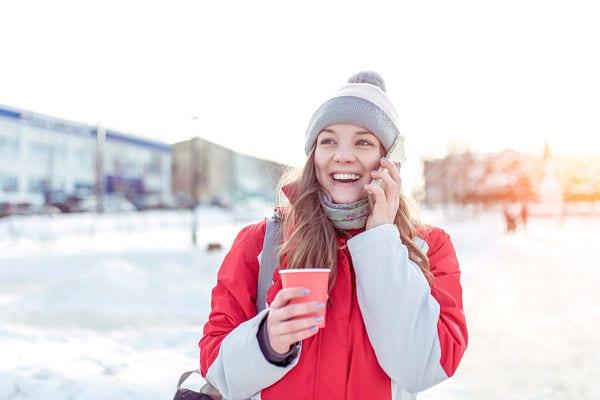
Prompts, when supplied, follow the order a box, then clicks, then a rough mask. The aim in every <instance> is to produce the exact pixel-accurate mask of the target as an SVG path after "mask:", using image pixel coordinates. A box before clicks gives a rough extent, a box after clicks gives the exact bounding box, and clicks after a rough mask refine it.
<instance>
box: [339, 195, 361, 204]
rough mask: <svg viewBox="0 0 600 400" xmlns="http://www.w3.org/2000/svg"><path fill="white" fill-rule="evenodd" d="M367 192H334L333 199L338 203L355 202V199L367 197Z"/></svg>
mask: <svg viewBox="0 0 600 400" xmlns="http://www.w3.org/2000/svg"><path fill="white" fill-rule="evenodd" d="M366 197H367V196H366V195H365V194H356V193H333V194H332V196H331V200H332V201H333V202H334V203H336V204H346V203H354V202H355V201H358V200H362V199H364V198H366Z"/></svg>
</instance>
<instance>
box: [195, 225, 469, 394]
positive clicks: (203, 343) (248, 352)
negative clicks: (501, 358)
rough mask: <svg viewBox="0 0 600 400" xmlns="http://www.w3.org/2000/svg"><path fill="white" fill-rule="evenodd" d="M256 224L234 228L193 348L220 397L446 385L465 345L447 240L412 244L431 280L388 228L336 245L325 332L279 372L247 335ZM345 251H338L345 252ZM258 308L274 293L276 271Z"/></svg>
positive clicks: (252, 314)
mask: <svg viewBox="0 0 600 400" xmlns="http://www.w3.org/2000/svg"><path fill="white" fill-rule="evenodd" d="M264 233H265V222H264V221H263V222H260V223H258V224H255V225H250V226H248V227H246V228H244V229H243V230H242V231H241V232H240V233H239V234H238V236H237V238H236V240H235V242H234V244H233V246H232V248H231V250H230V251H229V253H228V254H227V256H226V257H225V259H224V261H223V264H222V266H221V268H220V270H219V273H218V277H217V285H216V287H215V288H214V289H213V292H212V311H211V313H210V316H209V320H208V322H207V323H206V325H205V327H204V336H203V337H202V339H201V340H200V343H199V345H200V350H201V352H200V365H201V371H202V374H203V375H204V376H205V377H206V379H207V380H208V381H209V382H211V383H212V384H213V385H214V386H216V387H217V388H218V389H219V390H220V391H221V393H222V394H223V395H224V398H225V399H249V398H253V399H263V400H269V399H277V400H281V399H286V400H296V399H298V400H300V399H307V400H308V399H323V400H335V399H347V400H358V399H361V400H363V399H378V400H379V399H414V398H416V395H415V393H416V392H419V391H422V390H424V389H426V388H428V387H431V386H432V385H435V384H436V383H438V382H440V381H442V380H444V379H447V378H448V377H449V376H451V375H452V374H453V373H454V371H455V370H456V368H457V366H458V363H459V361H460V359H461V358H462V355H463V353H464V351H465V348H466V346H467V328H466V323H465V316H464V313H463V307H462V289H461V286H460V270H459V267H458V261H457V259H456V254H455V252H454V248H453V246H452V243H451V241H450V238H449V236H448V235H447V234H446V233H445V232H444V231H443V230H441V229H439V228H430V229H429V230H427V231H426V232H423V234H422V235H421V238H420V239H417V241H418V242H419V244H420V245H421V246H422V249H423V250H426V253H427V256H428V257H429V263H430V268H431V272H432V273H433V275H434V277H435V279H434V282H433V285H432V287H430V286H429V284H428V283H427V281H426V279H425V277H424V276H423V274H422V272H421V270H420V269H419V267H418V266H417V265H416V264H414V263H413V262H412V261H410V260H409V258H408V251H407V248H406V247H405V246H404V245H403V244H402V242H401V240H400V237H399V233H398V230H397V227H396V226H394V225H391V224H388V225H381V226H378V227H375V228H373V229H370V230H368V231H364V232H361V233H359V234H357V235H355V236H354V237H352V238H351V239H349V240H347V241H346V240H345V239H343V238H339V239H338V241H339V248H340V249H341V250H340V251H339V253H338V272H337V278H336V282H335V286H334V287H333V289H332V291H331V293H330V298H331V305H330V306H329V307H328V309H327V325H326V327H325V328H324V329H320V330H319V332H318V333H317V334H316V335H315V336H312V337H311V338H309V339H306V340H304V341H303V342H302V344H301V349H300V353H299V355H298V357H297V358H296V359H295V360H294V361H293V362H292V363H291V364H290V365H288V366H286V367H281V366H277V365H274V364H271V363H270V362H269V361H267V360H266V359H265V357H264V355H263V354H262V352H261V350H260V348H259V345H258V340H257V337H256V334H257V330H258V326H259V324H260V322H261V321H262V320H263V319H264V318H265V316H266V313H267V312H268V309H266V310H263V311H262V312H260V313H259V314H258V315H257V314H256V306H255V298H256V285H257V279H258V269H259V257H260V254H261V250H262V245H263V238H264ZM346 244H347V246H346ZM273 279H274V285H273V287H272V288H271V289H270V290H269V294H268V301H270V300H272V299H273V298H274V296H275V294H276V292H277V291H278V290H279V289H280V288H281V284H280V281H279V274H278V272H277V271H276V272H275V274H274V276H273Z"/></svg>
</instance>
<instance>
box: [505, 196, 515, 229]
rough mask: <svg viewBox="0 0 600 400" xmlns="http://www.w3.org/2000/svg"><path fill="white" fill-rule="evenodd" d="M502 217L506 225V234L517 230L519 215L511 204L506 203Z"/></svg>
mask: <svg viewBox="0 0 600 400" xmlns="http://www.w3.org/2000/svg"><path fill="white" fill-rule="evenodd" d="M502 215H503V216H504V222H505V223H506V232H509V233H510V232H514V231H515V230H516V229H517V215H516V213H515V210H514V208H513V205H512V204H511V203H504V205H503V206H502Z"/></svg>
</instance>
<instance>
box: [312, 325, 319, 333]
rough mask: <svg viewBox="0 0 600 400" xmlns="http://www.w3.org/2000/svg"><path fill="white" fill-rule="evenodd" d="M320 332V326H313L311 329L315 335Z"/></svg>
mask: <svg viewBox="0 0 600 400" xmlns="http://www.w3.org/2000/svg"><path fill="white" fill-rule="evenodd" d="M318 330H319V327H318V326H313V327H311V328H310V331H311V332H313V333H314V332H316V331H318Z"/></svg>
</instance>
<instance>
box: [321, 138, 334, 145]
mask: <svg viewBox="0 0 600 400" xmlns="http://www.w3.org/2000/svg"><path fill="white" fill-rule="evenodd" d="M319 143H320V144H333V139H331V138H323V139H321V141H320V142H319Z"/></svg>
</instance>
